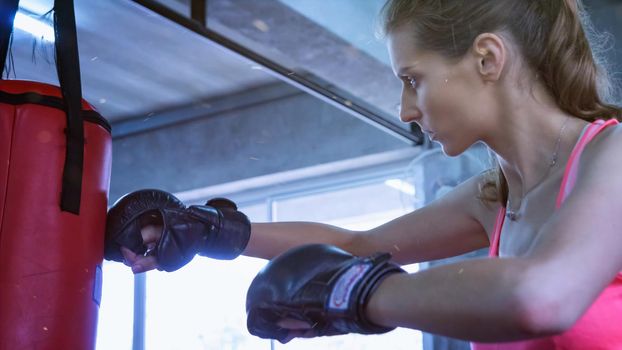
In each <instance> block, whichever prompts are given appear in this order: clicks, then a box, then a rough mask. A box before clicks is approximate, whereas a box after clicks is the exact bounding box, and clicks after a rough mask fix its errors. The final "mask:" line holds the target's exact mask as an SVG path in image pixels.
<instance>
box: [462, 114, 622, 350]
mask: <svg viewBox="0 0 622 350" xmlns="http://www.w3.org/2000/svg"><path fill="white" fill-rule="evenodd" d="M617 123H618V122H617V121H616V120H615V119H611V120H608V121H604V120H597V121H595V122H593V123H592V124H590V125H588V126H587V128H586V129H585V130H584V132H583V134H582V135H581V137H580V138H579V141H578V142H577V144H576V145H575V147H574V149H573V150H572V153H571V154H570V159H569V160H568V164H567V165H566V170H565V172H564V178H563V179H562V184H561V187H560V190H559V194H558V196H557V201H556V207H557V208H559V207H560V206H561V204H562V203H563V201H564V200H565V199H566V197H567V196H568V194H569V193H570V191H572V188H573V186H574V184H575V182H576V179H577V171H578V165H579V158H580V157H581V153H582V152H583V150H584V149H585V146H586V145H587V144H588V143H589V142H590V141H591V140H592V139H593V138H594V136H596V135H597V134H598V133H599V132H600V131H602V130H603V129H605V128H606V127H608V126H610V125H614V124H617ZM504 219H505V208H501V209H500V210H499V213H498V214H497V220H496V222H495V227H494V231H493V235H492V243H491V244H490V251H489V254H488V255H489V256H490V257H491V258H496V257H498V256H499V239H500V236H501V228H502V227H503V221H504ZM471 348H472V349H473V350H562V349H563V350H575V349H576V350H579V349H581V350H583V349H589V350H605V349H607V350H610V349H622V272H620V273H619V274H618V275H617V276H616V278H615V279H614V280H613V281H612V282H611V284H610V285H609V286H608V287H607V288H606V289H605V290H604V291H603V292H602V293H601V294H600V296H599V297H598V299H596V301H595V302H594V304H592V306H591V307H590V308H589V309H588V310H587V312H586V313H585V314H584V315H583V316H582V317H581V318H580V319H579V321H578V322H577V323H576V324H575V325H574V326H573V327H572V328H570V329H569V330H568V331H566V332H564V333H562V334H560V335H557V336H552V337H543V338H538V339H532V340H527V341H519V342H509V343H494V344H493V343H472V344H471Z"/></svg>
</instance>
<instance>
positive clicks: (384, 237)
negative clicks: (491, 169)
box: [243, 176, 496, 264]
mask: <svg viewBox="0 0 622 350" xmlns="http://www.w3.org/2000/svg"><path fill="white" fill-rule="evenodd" d="M480 181H481V177H480V176H476V177H474V178H472V179H470V180H467V181H465V182H464V183H463V184H461V185H459V186H458V187H457V188H456V189H454V190H453V191H452V192H450V193H447V194H446V195H445V196H443V197H442V198H439V199H438V200H436V201H434V202H432V203H430V204H429V205H428V206H426V207H424V208H421V209H418V210H415V211H414V212H412V213H409V214H406V215H404V216H402V217H399V218H397V219H395V220H393V221H390V222H388V223H386V224H384V225H381V226H379V227H377V228H374V229H372V230H369V231H350V230H346V229H342V228H338V227H335V226H331V225H325V224H319V223H308V222H277V223H254V224H253V225H252V230H251V232H252V233H251V238H250V241H249V243H248V246H247V248H246V250H245V251H244V253H243V254H244V255H248V256H253V257H260V258H266V259H270V258H272V257H274V256H276V255H278V254H280V253H282V252H284V251H286V250H288V249H290V248H293V247H296V246H299V245H302V244H306V243H326V244H332V245H336V246H338V247H340V248H342V249H344V250H346V251H348V252H350V253H352V254H354V255H361V256H364V255H370V254H373V253H375V252H379V251H381V252H391V253H392V254H393V258H394V260H396V261H397V262H399V263H402V264H407V263H414V262H419V261H427V260H432V259H439V258H445V257H449V256H455V255H459V254H462V253H466V252H469V251H473V250H476V249H478V248H483V247H486V246H488V236H487V234H486V230H485V229H484V226H486V225H487V226H490V227H492V220H493V219H494V214H495V213H496V208H494V209H493V208H486V207H485V206H484V205H483V204H481V203H480V201H479V199H477V194H478V191H479V189H478V184H479V182H480Z"/></svg>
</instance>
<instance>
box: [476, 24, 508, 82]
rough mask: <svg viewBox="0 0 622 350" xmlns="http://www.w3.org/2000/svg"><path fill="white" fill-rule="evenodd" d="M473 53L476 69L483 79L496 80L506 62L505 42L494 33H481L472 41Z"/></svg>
mask: <svg viewBox="0 0 622 350" xmlns="http://www.w3.org/2000/svg"><path fill="white" fill-rule="evenodd" d="M473 53H474V54H475V57H476V59H477V69H478V72H479V73H480V74H481V76H482V78H483V79H484V81H487V82H495V81H498V80H499V78H500V77H501V73H503V69H504V68H505V64H506V58H507V57H506V54H507V50H506V47H505V43H504V42H503V40H502V39H501V37H499V36H498V35H496V34H492V33H483V34H480V35H478V36H477V38H475V40H474V41H473Z"/></svg>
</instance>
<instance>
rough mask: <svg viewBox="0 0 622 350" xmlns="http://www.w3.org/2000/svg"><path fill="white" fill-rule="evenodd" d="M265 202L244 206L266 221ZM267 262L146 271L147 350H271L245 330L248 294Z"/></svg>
mask: <svg viewBox="0 0 622 350" xmlns="http://www.w3.org/2000/svg"><path fill="white" fill-rule="evenodd" d="M265 207H266V205H265V204H263V203H262V204H258V205H252V206H242V207H240V210H242V211H243V212H244V213H246V214H247V215H248V216H249V218H250V219H251V221H265V213H266V211H265ZM265 264H266V261H265V260H262V259H255V258H248V257H243V256H242V257H238V258H237V259H235V260H232V261H221V260H215V259H209V258H204V257H197V258H195V259H194V260H193V261H192V262H190V263H189V264H188V265H186V266H184V267H183V268H181V269H180V270H178V271H176V272H175V273H165V272H159V271H151V272H148V273H147V295H146V310H147V311H146V313H147V314H146V322H145V325H146V326H145V327H146V331H145V348H146V349H149V350H176V349H184V350H204V349H237V350H244V349H248V350H251V349H252V350H256V349H266V350H267V349H270V341H269V340H264V339H260V338H257V337H254V336H251V335H250V334H249V333H248V331H247V330H246V309H245V305H246V291H247V290H248V286H249V285H250V283H251V281H252V279H253V278H254V277H255V275H256V274H257V272H258V271H259V270H260V269H261V267H263V266H264V265H265Z"/></svg>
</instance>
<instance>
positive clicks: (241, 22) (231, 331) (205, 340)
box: [11, 0, 622, 350]
mask: <svg viewBox="0 0 622 350" xmlns="http://www.w3.org/2000/svg"><path fill="white" fill-rule="evenodd" d="M584 3H585V5H586V6H587V7H588V11H589V12H590V14H591V16H592V21H593V22H594V24H595V26H596V28H597V29H599V30H601V31H605V32H607V33H609V34H608V35H606V36H605V37H604V41H603V42H604V51H603V53H604V57H606V58H607V61H608V62H609V65H610V71H611V73H613V77H614V80H616V79H617V80H619V79H620V74H621V73H620V72H622V42H621V40H622V39H621V38H622V28H620V26H619V23H621V22H622V1H620V0H585V1H584ZM382 4H383V0H330V1H329V0H207V1H191V0H134V1H132V0H75V6H76V17H77V26H78V39H79V49H80V65H81V70H82V82H83V94H84V97H85V99H87V100H88V101H89V102H90V103H91V104H92V105H93V106H94V107H95V108H96V109H97V110H98V111H99V112H100V113H101V114H102V115H103V116H105V117H106V118H107V119H108V120H109V121H110V123H111V125H112V135H113V172H112V180H111V187H110V194H109V200H110V203H113V202H114V201H115V200H117V199H118V198H119V197H120V196H122V195H123V194H124V193H127V192H130V191H133V190H137V189H141V188H159V189H163V190H167V191H170V192H173V193H175V194H176V195H177V196H178V197H179V198H180V199H182V200H184V201H186V202H187V203H200V202H203V201H205V200H206V199H207V198H210V197H213V196H227V197H229V198H231V199H233V200H235V201H237V202H238V203H239V204H240V207H241V209H242V211H244V212H245V213H247V214H248V215H249V217H250V218H251V220H254V221H287V220H314V221H321V222H327V223H331V224H335V225H339V226H342V227H347V228H353V229H364V228H370V227H373V226H376V225H379V224H381V223H383V222H386V221H388V220H390V219H392V218H394V217H397V216H399V215H402V214H404V213H406V212H408V211H411V210H413V209H414V208H417V207H419V206H421V205H425V203H426V202H429V201H430V200H432V199H434V198H435V197H437V196H439V195H442V193H443V192H444V191H445V190H447V189H448V188H451V187H452V186H454V185H455V184H457V183H458V182H460V181H462V180H464V179H465V178H466V177H468V176H470V175H472V174H474V173H476V172H478V171H480V170H481V169H483V167H485V166H486V164H487V163H486V162H487V161H486V158H487V153H486V151H485V150H484V149H483V147H481V146H475V147H473V149H472V150H470V151H469V152H467V154H466V155H464V156H461V157H458V158H452V159H449V158H446V157H444V156H442V154H441V153H440V152H439V150H438V149H437V148H435V146H434V145H432V144H429V142H427V141H426V140H425V139H424V138H423V137H422V135H421V133H420V132H419V131H418V130H417V129H416V128H411V126H409V125H402V124H400V122H399V120H398V118H397V112H398V107H399V90H400V82H399V81H398V80H397V79H395V78H394V77H393V74H392V72H391V68H390V65H389V62H388V56H387V53H386V49H385V47H384V44H383V43H382V42H381V41H380V40H378V39H376V38H375V36H374V32H375V16H376V14H377V13H378V10H379V9H380V7H381V6H382ZM51 8H52V0H22V1H21V3H20V12H19V14H18V17H17V19H16V28H17V29H16V31H15V33H14V39H13V40H14V41H13V47H12V57H13V62H14V71H13V73H12V74H13V75H12V77H11V78H16V79H29V80H36V81H42V82H48V83H52V84H57V80H56V72H55V70H54V63H53V46H52V43H51V41H52V40H53V30H52V29H51V26H50V24H51V19H50V16H49V15H46V13H47V12H48V11H49V10H50V9H51ZM616 96H617V98H618V100H617V101H616V102H617V103H618V104H620V102H621V101H620V95H619V94H617V95H616ZM480 253H481V252H474V253H472V254H469V256H475V255H478V254H480ZM469 256H466V257H460V258H468V257H469ZM438 263H443V262H433V263H431V264H438ZM264 264H265V261H263V260H259V259H251V258H245V257H241V258H239V259H237V260H235V261H225V262H222V261H213V260H208V259H202V258H198V259H195V260H194V261H193V262H192V263H191V264H189V265H188V266H186V267H184V268H183V269H182V270H180V271H178V272H175V273H173V274H166V273H162V272H157V271H156V272H149V273H147V274H141V275H137V276H133V275H132V273H131V271H130V270H129V269H128V268H126V267H125V266H122V265H121V264H118V263H111V262H105V263H104V292H103V300H102V305H101V308H100V314H99V327H98V337H97V349H98V350H109V349H115V350H117V349H137V350H140V349H149V350H160V349H186V350H191V349H197V350H198V349H232V350H233V349H240V350H241V349H279V348H283V346H282V345H280V344H279V343H278V342H277V343H275V342H270V341H268V340H262V339H258V338H255V337H252V336H250V335H249V334H248V332H247V331H246V324H245V311H244V306H245V305H244V303H245V292H246V288H247V287H248V285H249V283H250V281H251V279H252V278H253V277H254V275H255V274H256V273H257V271H258V270H259V269H260V268H261V267H262V266H263V265H264ZM418 268H425V266H416V265H413V266H409V267H408V269H409V270H410V271H416V270H417V269H418ZM404 297H408V296H404ZM319 347H321V348H323V349H326V350H329V349H386V348H390V349H409V350H415V349H426V350H431V349H434V350H439V349H466V348H467V347H466V344H465V343H463V342H459V341H454V340H451V339H446V338H440V337H433V336H430V335H425V334H421V333H420V332H416V331H411V330H402V329H398V330H396V331H394V332H392V333H390V334H387V335H381V336H358V335H348V336H341V337H330V338H325V339H313V340H295V341H293V342H292V343H290V344H288V345H287V349H296V350H299V349H300V350H301V349H317V348H319Z"/></svg>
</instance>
